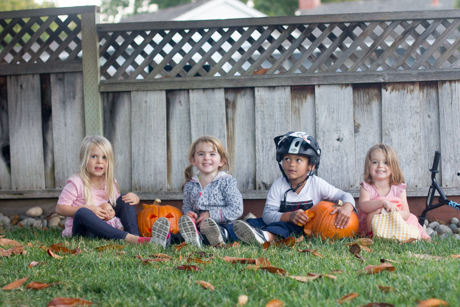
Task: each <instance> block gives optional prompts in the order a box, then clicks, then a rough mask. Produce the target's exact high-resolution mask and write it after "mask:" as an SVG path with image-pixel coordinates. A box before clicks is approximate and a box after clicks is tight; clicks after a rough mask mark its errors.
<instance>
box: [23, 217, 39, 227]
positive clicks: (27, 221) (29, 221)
mask: <svg viewBox="0 0 460 307" xmlns="http://www.w3.org/2000/svg"><path fill="white" fill-rule="evenodd" d="M36 221H37V220H36V219H34V218H31V217H29V218H26V219H24V220H22V221H21V222H20V223H21V224H22V225H23V226H24V227H27V226H32V225H33V224H34V223H35V222H36Z"/></svg>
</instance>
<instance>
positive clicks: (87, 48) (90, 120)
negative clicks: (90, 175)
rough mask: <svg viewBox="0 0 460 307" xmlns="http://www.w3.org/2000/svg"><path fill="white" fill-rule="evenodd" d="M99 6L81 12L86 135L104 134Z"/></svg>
mask: <svg viewBox="0 0 460 307" xmlns="http://www.w3.org/2000/svg"><path fill="white" fill-rule="evenodd" d="M99 11H100V9H99V7H97V6H95V7H94V11H93V12H91V13H83V14H81V33H82V42H81V44H82V51H83V97H84V105H85V132H86V135H95V134H98V135H102V134H103V127H102V121H103V118H102V98H101V94H100V92H99V81H100V80H101V78H100V77H101V76H100V65H99V38H98V34H97V31H96V26H97V24H98V23H99Z"/></svg>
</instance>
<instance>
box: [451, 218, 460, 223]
mask: <svg viewBox="0 0 460 307" xmlns="http://www.w3.org/2000/svg"><path fill="white" fill-rule="evenodd" d="M450 223H451V224H458V223H460V221H459V220H458V218H456V217H453V218H451V219H450Z"/></svg>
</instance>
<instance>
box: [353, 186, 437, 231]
mask: <svg viewBox="0 0 460 307" xmlns="http://www.w3.org/2000/svg"><path fill="white" fill-rule="evenodd" d="M360 184H361V185H362V186H363V188H364V190H366V191H367V192H368V193H369V196H370V200H376V199H382V198H386V199H388V200H389V201H391V202H394V203H396V205H397V207H398V208H399V209H401V206H402V204H401V199H400V198H399V196H400V195H401V193H402V192H403V191H404V190H405V189H406V186H407V184H405V183H401V184H398V185H392V186H391V188H390V192H389V193H388V195H386V196H385V197H381V196H380V194H379V192H378V191H377V188H376V187H375V186H374V185H373V184H369V183H366V182H361V183H360ZM395 198H398V199H399V201H398V199H395ZM357 215H358V221H359V228H358V234H360V235H367V224H366V217H367V213H364V212H362V211H361V210H360V209H359V206H358V214H357ZM406 223H407V224H410V225H414V226H417V228H418V230H419V231H420V236H421V237H422V239H430V236H429V235H428V234H427V233H426V231H425V229H423V227H422V225H420V223H419V222H418V219H417V217H416V216H415V215H413V214H412V213H411V214H410V216H409V218H408V219H407V220H406Z"/></svg>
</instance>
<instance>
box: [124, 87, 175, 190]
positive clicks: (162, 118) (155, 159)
mask: <svg viewBox="0 0 460 307" xmlns="http://www.w3.org/2000/svg"><path fill="white" fill-rule="evenodd" d="M131 104H132V109H131V146H132V155H131V157H132V176H133V177H132V184H133V186H132V189H133V190H134V191H165V190H166V189H167V176H166V171H167V159H166V154H167V152H166V150H167V145H166V93H165V92H164V91H150V92H132V93H131Z"/></svg>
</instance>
